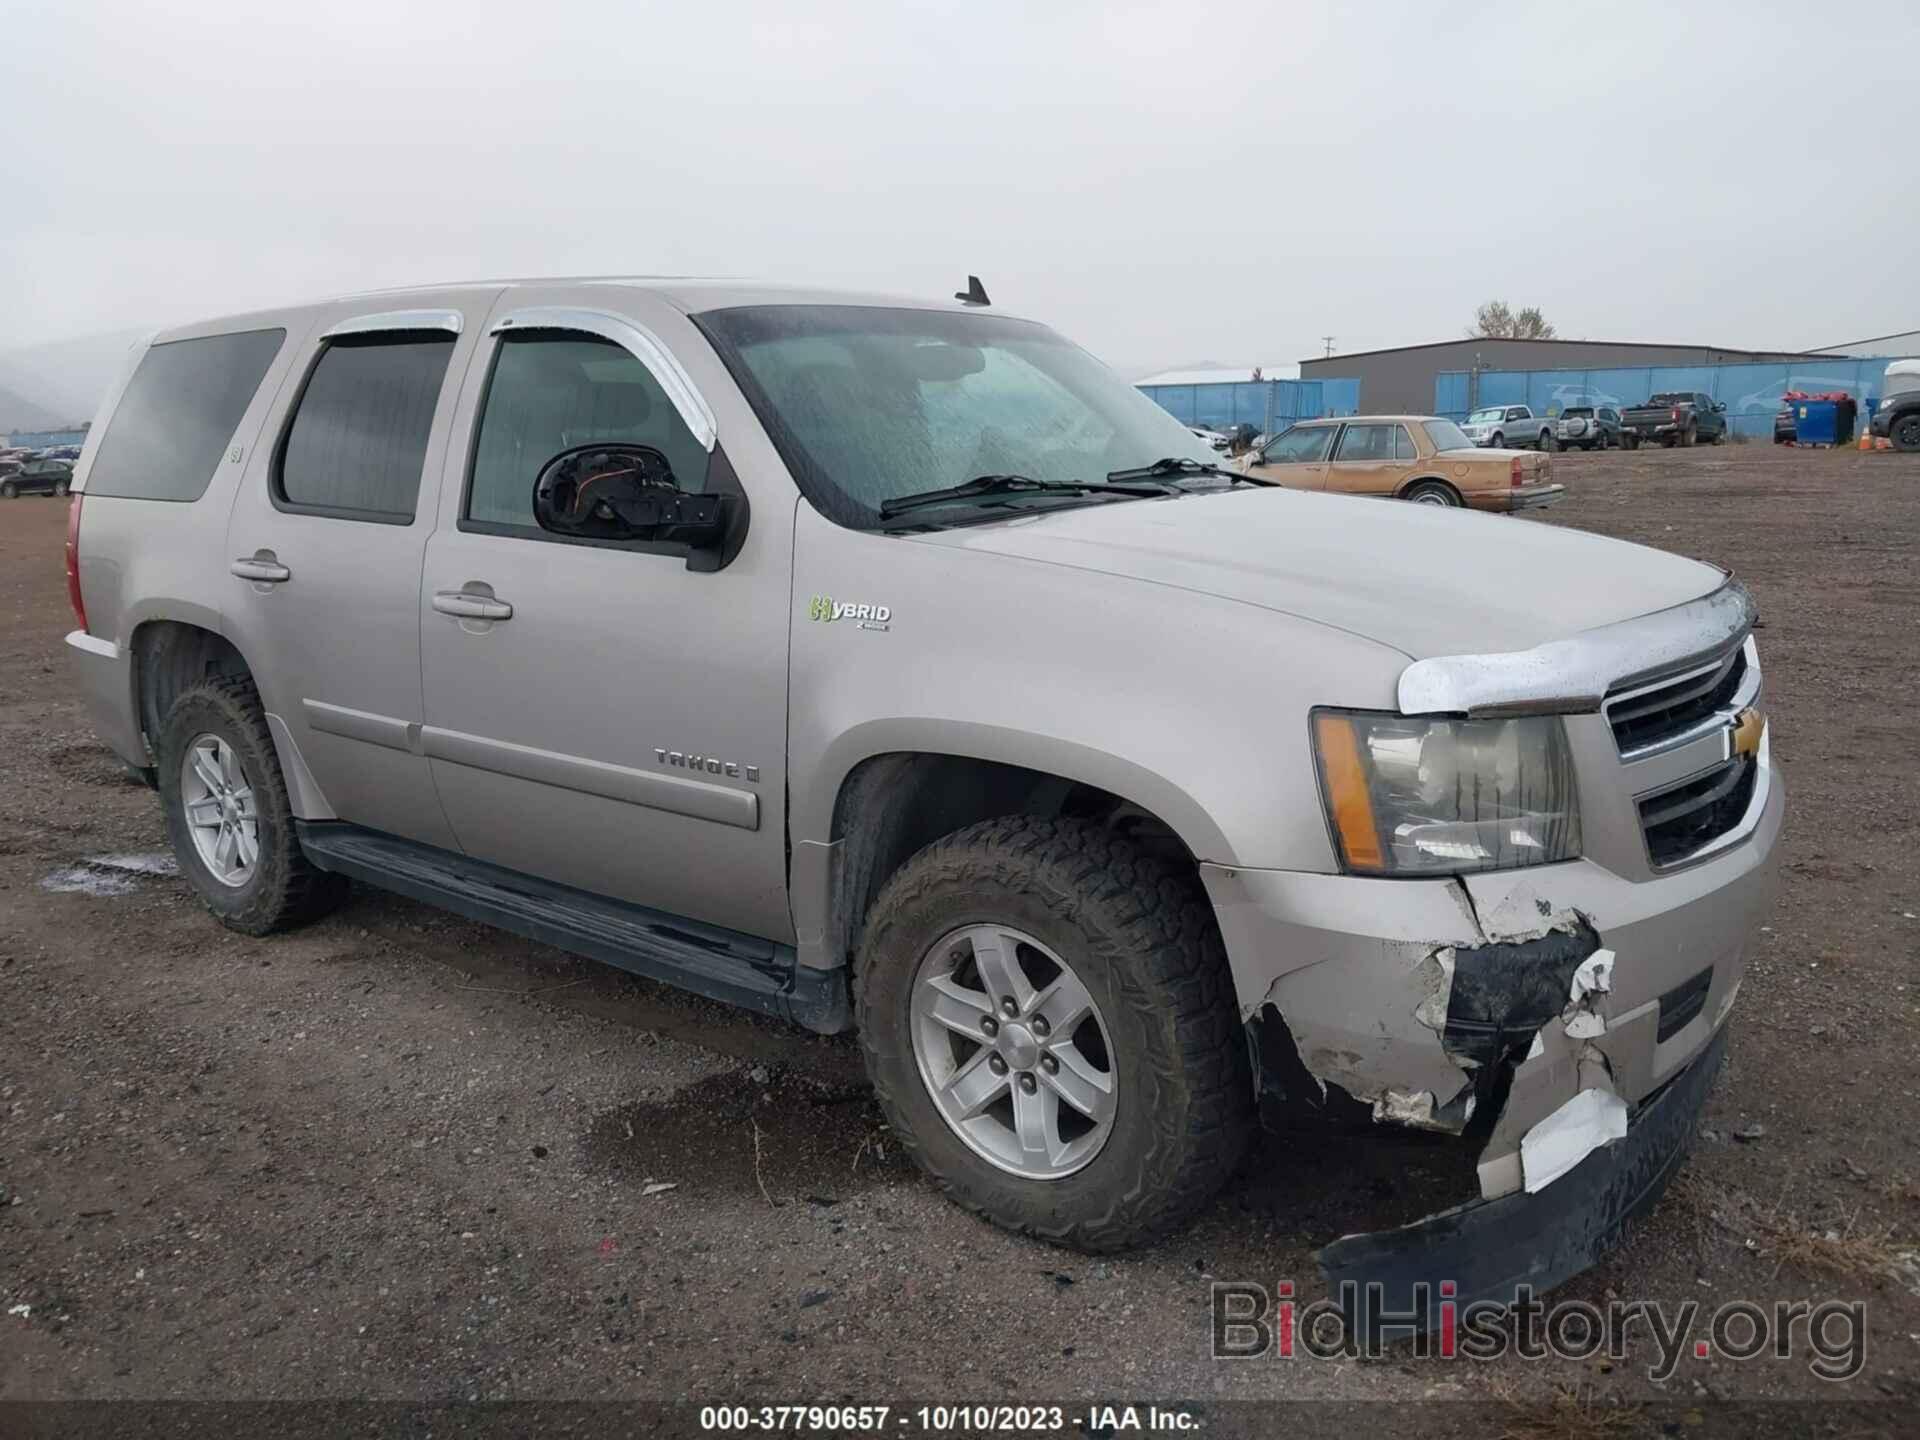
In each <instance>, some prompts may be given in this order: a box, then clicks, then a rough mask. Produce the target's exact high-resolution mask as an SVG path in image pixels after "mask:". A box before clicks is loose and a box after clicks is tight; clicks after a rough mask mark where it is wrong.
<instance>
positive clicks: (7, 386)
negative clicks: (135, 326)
mask: <svg viewBox="0 0 1920 1440" xmlns="http://www.w3.org/2000/svg"><path fill="white" fill-rule="evenodd" d="M146 333H147V332H146V331H144V330H118V331H115V332H113V333H112V334H108V335H86V336H82V337H81V338H79V339H77V340H53V341H48V342H46V343H44V344H39V345H22V346H16V347H15V348H13V349H9V350H0V433H4V432H6V431H7V430H8V429H14V430H51V429H55V428H58V427H61V426H66V425H78V424H79V423H80V422H81V421H83V420H91V419H92V418H93V414H94V411H96V410H98V409H99V408H100V401H101V398H102V397H103V396H105V395H106V393H107V387H108V386H109V385H111V384H112V383H113V377H114V376H115V375H117V374H119V372H120V365H121V362H122V361H124V360H125V359H126V355H127V347H128V346H129V345H132V344H134V343H135V342H137V341H139V340H142V339H144V338H145V336H146Z"/></svg>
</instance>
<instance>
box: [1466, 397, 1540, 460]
mask: <svg viewBox="0 0 1920 1440" xmlns="http://www.w3.org/2000/svg"><path fill="white" fill-rule="evenodd" d="M1460 429H1461V430H1462V431H1463V432H1465V434H1466V437H1467V438H1468V439H1469V440H1471V441H1472V442H1473V443H1474V444H1476V445H1481V446H1485V447H1486V448H1487V449H1489V450H1508V449H1513V450H1522V449H1533V450H1551V449H1553V447H1554V444H1555V443H1556V437H1555V434H1554V425H1553V421H1552V420H1550V419H1548V418H1547V417H1546V416H1545V415H1535V414H1534V413H1533V411H1532V410H1531V409H1529V408H1528V407H1527V406H1525V405H1494V406H1490V407H1489V408H1487V409H1484V410H1476V411H1474V412H1473V413H1472V414H1471V415H1469V416H1467V420H1466V423H1465V424H1464V425H1462V426H1461V427H1460Z"/></svg>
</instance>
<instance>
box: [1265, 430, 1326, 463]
mask: <svg viewBox="0 0 1920 1440" xmlns="http://www.w3.org/2000/svg"><path fill="white" fill-rule="evenodd" d="M1338 428H1339V427H1337V426H1334V425H1302V426H1300V427H1299V428H1297V429H1293V430H1289V431H1287V433H1286V434H1284V435H1282V436H1280V437H1279V438H1278V439H1276V440H1275V441H1274V442H1273V443H1272V444H1271V445H1269V446H1267V448H1266V452H1265V453H1264V454H1262V455H1261V457H1260V460H1261V463H1262V464H1266V465H1311V464H1313V463H1315V462H1316V461H1320V460H1324V459H1326V458H1327V447H1328V446H1329V445H1331V444H1332V443H1333V437H1334V435H1335V434H1336V433H1337V431H1338Z"/></svg>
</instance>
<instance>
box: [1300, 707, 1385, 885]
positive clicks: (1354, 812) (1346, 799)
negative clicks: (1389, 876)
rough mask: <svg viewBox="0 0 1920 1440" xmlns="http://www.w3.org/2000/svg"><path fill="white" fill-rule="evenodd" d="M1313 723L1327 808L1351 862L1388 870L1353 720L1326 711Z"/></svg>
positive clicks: (1355, 866)
mask: <svg viewBox="0 0 1920 1440" xmlns="http://www.w3.org/2000/svg"><path fill="white" fill-rule="evenodd" d="M1313 726H1314V740H1315V741H1316V742H1317V745H1318V748H1319V751H1320V767H1321V772H1322V774H1323V776H1324V777H1325V780H1326V785H1327V808H1328V810H1329V811H1330V812H1331V813H1332V815H1333V824H1334V829H1335V830H1336V831H1338V832H1339V836H1340V848H1341V850H1342V851H1344V852H1345V854H1346V860H1347V864H1348V865H1349V866H1350V867H1352V868H1353V869H1355V870H1380V869H1384V868H1385V865H1386V857H1385V856H1384V855H1383V854H1382V853H1381V850H1380V832H1379V830H1378V829H1377V828H1375V826H1374V823H1373V801H1372V800H1371V798H1370V797H1369V796H1368V794H1367V772H1366V768H1365V767H1364V766H1363V765H1361V763H1360V737H1359V735H1358V734H1357V733H1356V732H1355V730H1354V728H1353V721H1352V720H1350V719H1348V718H1347V717H1346V716H1345V715H1329V714H1325V713H1322V714H1319V715H1316V716H1314V717H1313Z"/></svg>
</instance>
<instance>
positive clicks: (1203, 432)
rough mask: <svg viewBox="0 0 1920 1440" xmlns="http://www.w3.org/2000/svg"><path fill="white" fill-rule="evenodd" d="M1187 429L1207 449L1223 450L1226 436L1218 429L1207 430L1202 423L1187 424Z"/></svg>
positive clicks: (1225, 446) (1226, 439)
mask: <svg viewBox="0 0 1920 1440" xmlns="http://www.w3.org/2000/svg"><path fill="white" fill-rule="evenodd" d="M1187 429H1188V431H1189V432H1190V433H1191V434H1192V435H1193V438H1194V439H1196V440H1198V441H1200V442H1201V443H1202V444H1203V445H1205V446H1206V447H1207V448H1208V449H1209V450H1219V451H1223V452H1224V451H1225V450H1226V448H1227V444H1228V437H1227V436H1226V435H1224V434H1222V433H1221V432H1220V431H1218V430H1209V429H1207V428H1206V427H1205V426H1204V425H1189V426H1188V427H1187Z"/></svg>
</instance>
